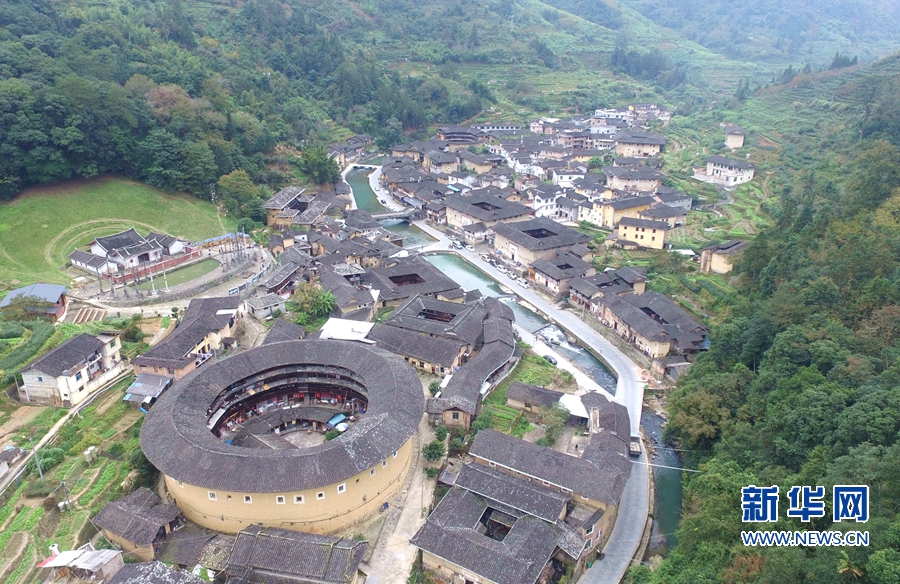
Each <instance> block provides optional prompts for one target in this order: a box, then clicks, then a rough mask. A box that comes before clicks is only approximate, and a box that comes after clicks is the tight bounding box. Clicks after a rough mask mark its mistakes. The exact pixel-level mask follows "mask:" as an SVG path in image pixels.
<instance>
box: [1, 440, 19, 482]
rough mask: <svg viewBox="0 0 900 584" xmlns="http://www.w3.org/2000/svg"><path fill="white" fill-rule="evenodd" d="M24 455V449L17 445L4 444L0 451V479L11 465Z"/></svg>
mask: <svg viewBox="0 0 900 584" xmlns="http://www.w3.org/2000/svg"><path fill="white" fill-rule="evenodd" d="M23 456H25V451H24V450H22V449H21V448H19V447H18V446H6V447H5V448H4V449H3V450H2V451H0V479H2V478H3V477H5V476H6V473H8V472H9V469H10V467H11V466H13V465H15V464H16V463H17V462H19V460H21V458H22V457H23Z"/></svg>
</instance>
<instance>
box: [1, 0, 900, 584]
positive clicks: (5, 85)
mask: <svg viewBox="0 0 900 584" xmlns="http://www.w3.org/2000/svg"><path fill="white" fill-rule="evenodd" d="M749 4H751V3H738V2H726V1H724V0H702V1H696V2H689V1H687V0H658V1H654V2H649V1H645V0H620V1H619V2H615V1H611V2H599V1H598V2H589V1H579V0H547V2H538V1H530V0H527V1H526V0H522V1H520V2H513V1H512V0H489V1H488V2H484V3H480V2H476V1H475V0H461V1H449V0H447V1H431V2H413V1H412V0H396V1H394V2H387V1H385V0H360V1H359V2H349V1H347V0H324V1H322V2H312V1H311V0H298V1H296V2H293V3H283V2H277V1H275V0H246V1H244V2H228V1H223V2H192V3H188V2H183V1H182V0H111V1H109V2H103V3H99V2H89V1H87V0H69V1H65V2H63V1H51V0H6V1H4V2H0V199H11V198H13V197H15V196H16V195H17V194H18V193H19V192H20V191H21V190H22V189H23V188H25V187H28V186H30V185H39V184H52V183H56V182H58V181H61V180H64V179H69V178H73V177H85V178H88V177H93V176H97V175H99V174H103V173H113V174H118V175H125V176H128V177H131V178H134V179H136V180H139V181H143V182H145V183H147V184H150V185H152V186H155V187H158V188H160V189H163V190H167V191H184V192H187V193H190V194H192V195H194V196H197V197H200V198H203V199H211V198H212V197H213V196H215V197H216V201H217V203H221V206H222V207H223V208H224V209H225V211H226V212H227V213H228V214H229V215H231V216H233V217H236V218H240V217H245V218H248V219H251V220H253V219H257V220H258V219H261V218H262V217H263V216H264V214H263V212H262V209H261V208H260V202H261V201H262V200H263V198H264V197H265V196H267V194H268V193H269V192H271V190H273V189H276V188H278V187H280V186H282V185H284V184H286V183H288V182H297V181H301V182H304V181H305V182H315V183H322V184H327V183H330V182H333V181H334V180H335V173H334V170H335V169H334V168H332V167H330V166H328V165H327V164H326V163H325V160H324V155H325V150H324V148H325V145H327V144H329V143H331V142H334V141H338V140H341V139H344V138H346V137H349V136H350V135H352V134H353V133H363V132H365V133H368V134H371V135H373V136H374V137H375V138H376V139H377V142H378V145H379V146H380V147H381V148H387V147H389V146H391V145H393V144H396V143H399V142H401V141H404V140H407V139H410V138H421V137H425V136H428V135H429V133H430V131H429V130H430V129H433V128H434V126H435V125H437V124H442V123H461V122H466V121H469V120H473V119H491V118H493V117H495V119H504V120H516V121H520V122H524V121H527V120H528V119H529V118H530V117H532V116H535V115H551V114H550V112H554V115H556V114H560V115H562V114H563V113H564V112H565V113H569V114H574V113H585V112H587V111H590V110H591V109H593V108H595V107H603V106H618V105H623V104H625V103H628V102H629V101H636V100H639V101H659V102H661V103H663V104H665V105H667V106H669V107H670V108H671V109H672V110H673V111H675V117H673V119H672V121H671V124H670V125H669V126H668V127H667V128H666V129H665V133H666V135H667V137H670V138H671V139H672V140H673V141H677V142H679V143H681V144H683V145H684V146H685V147H686V149H685V150H683V151H682V152H681V153H680V154H679V156H680V155H684V156H686V157H685V158H684V159H683V160H680V161H678V162H680V163H682V165H683V166H685V167H689V166H690V163H691V162H692V160H691V152H690V146H692V145H701V146H704V147H706V146H709V145H710V144H712V143H713V142H715V143H716V144H719V143H720V142H721V136H720V133H719V128H718V124H719V123H720V122H724V121H728V122H731V123H740V124H741V125H742V126H743V127H744V128H746V129H747V130H748V134H749V137H748V140H749V141H750V143H751V147H752V148H754V150H753V152H754V156H759V162H758V164H759V166H760V170H761V171H764V172H765V174H766V176H767V179H766V188H767V189H770V190H771V195H772V196H771V197H769V198H768V199H767V200H766V201H765V203H764V204H763V208H762V212H764V213H765V214H766V215H767V216H768V218H770V219H771V222H770V225H769V226H768V227H765V228H763V229H762V230H761V231H760V232H759V233H758V235H756V237H755V238H754V239H753V240H752V242H751V244H750V246H749V247H748V248H747V249H746V250H745V251H744V252H743V254H742V256H741V257H740V258H739V259H738V261H737V264H736V274H737V278H736V280H735V286H736V292H734V293H728V296H727V298H723V299H722V305H723V306H724V307H725V308H723V309H722V312H723V314H725V316H723V317H722V319H721V322H720V323H718V324H715V325H713V326H711V340H712V343H711V347H710V350H709V351H708V352H706V353H704V354H702V355H701V356H700V357H699V358H698V360H697V363H696V364H695V366H694V367H693V369H692V370H691V372H690V373H689V374H688V375H687V376H685V377H683V378H681V379H680V381H679V383H678V386H677V388H676V389H675V390H674V391H673V392H672V394H671V395H670V397H669V410H670V411H669V414H670V416H669V424H668V426H667V438H668V439H669V440H671V441H673V442H674V443H676V444H677V445H678V447H679V448H681V449H682V450H684V463H685V465H686V466H688V467H690V468H691V469H692V470H697V471H699V472H696V473H685V475H686V476H685V479H684V485H685V491H684V493H685V499H684V515H683V520H682V524H681V526H680V528H679V530H678V534H677V536H678V545H677V547H676V548H674V550H673V551H672V552H671V553H670V554H669V556H668V557H667V558H666V559H665V560H664V561H663V562H662V564H661V565H659V566H658V567H655V568H654V569H653V570H651V569H650V567H649V566H645V565H642V566H638V567H635V568H633V569H632V571H631V574H630V575H629V578H630V579H631V582H633V583H635V584H663V583H665V584H679V583H684V584H687V583H690V584H705V583H722V584H737V583H748V584H749V583H759V584H763V583H766V584H776V583H778V584H782V583H783V584H794V583H810V584H813V583H815V584H829V583H835V584H838V583H846V582H860V583H869V584H900V517H898V509H900V443H898V437H900V308H898V306H897V303H898V301H900V150H898V147H900V99H898V96H900V55H897V54H895V55H893V56H889V57H886V58H883V59H881V60H880V61H877V62H875V63H874V64H869V62H870V61H871V60H873V59H874V58H875V57H876V56H881V55H884V54H886V53H887V52H889V51H890V50H896V46H894V45H893V44H892V43H894V42H895V41H894V35H895V31H896V28H897V24H898V21H900V14H898V4H897V3H896V2H888V1H886V0H871V1H867V2H846V1H830V2H824V3H813V2H811V1H807V0H790V1H789V0H784V1H783V2H774V1H773V2H769V1H766V2H754V3H752V7H748V5H749ZM735 22H740V23H742V26H737V25H736V24H735ZM666 27H667V28H666ZM807 64H810V66H809V67H807V66H806V65H807ZM709 128H715V130H716V134H715V138H714V139H713V138H711V137H709V136H710V134H709V133H708V132H709ZM703 132H707V134H703ZM718 147H719V148H721V145H719V146H718ZM667 156H668V154H667ZM666 162H667V165H668V164H669V162H670V161H669V160H667V161H666ZM755 163H756V160H755ZM667 168H668V167H667ZM760 174H763V173H762V172H761V173H760ZM724 295H725V293H723V296H724ZM26 328H27V327H26ZM38 328H39V327H38ZM32 332H33V334H34V335H35V338H36V337H37V333H38V332H41V334H42V335H43V334H45V333H46V335H48V336H49V331H38V330H37V329H35V331H32ZM17 358H18V357H17ZM750 484H755V485H767V486H768V485H778V486H779V487H780V488H781V492H782V493H784V492H786V491H787V489H788V488H790V486H793V485H809V486H815V485H821V486H824V487H825V488H826V490H827V491H828V492H830V488H831V486H832V485H835V484H868V485H870V486H871V505H872V508H871V518H870V520H869V521H868V523H866V524H865V526H864V527H862V529H866V530H868V531H869V532H870V534H871V544H870V545H869V546H868V547H856V548H846V549H843V550H842V549H840V548H829V547H817V548H777V547H772V548H750V547H744V546H743V545H742V544H741V540H740V532H741V531H742V530H746V529H748V528H747V524H743V523H742V522H741V513H740V490H741V487H744V486H747V485H750ZM860 528H861V526H859V525H856V524H852V523H850V524H847V523H841V524H834V525H832V524H831V522H830V521H829V520H828V516H826V517H825V518H822V519H816V520H814V521H813V522H812V524H801V523H799V522H796V521H793V520H790V519H788V518H786V517H784V514H782V517H781V519H780V520H779V522H778V523H775V524H769V525H767V526H766V529H779V530H793V529H820V530H824V529H860ZM842 552H845V553H842Z"/></svg>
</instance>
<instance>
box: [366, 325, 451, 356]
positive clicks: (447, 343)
mask: <svg viewBox="0 0 900 584" xmlns="http://www.w3.org/2000/svg"><path fill="white" fill-rule="evenodd" d="M366 338H367V339H371V340H373V341H375V342H376V343H377V346H378V347H380V348H382V349H387V350H388V351H390V352H392V353H397V354H398V355H402V356H408V357H413V358H414V359H421V360H422V361H426V362H428V363H435V364H437V365H442V366H444V367H452V366H453V362H454V360H455V359H456V358H457V356H458V355H459V352H460V348H461V347H462V346H463V342H462V341H459V340H457V341H452V340H450V339H446V338H442V337H430V336H428V335H425V334H420V333H416V332H410V331H408V330H404V329H402V328H398V327H395V326H388V325H385V324H376V325H375V326H373V327H372V330H370V331H369V334H368V335H366Z"/></svg>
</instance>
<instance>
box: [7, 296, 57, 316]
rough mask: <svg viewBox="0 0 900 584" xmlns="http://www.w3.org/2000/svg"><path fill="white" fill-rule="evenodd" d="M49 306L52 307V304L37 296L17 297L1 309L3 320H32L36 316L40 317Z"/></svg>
mask: <svg viewBox="0 0 900 584" xmlns="http://www.w3.org/2000/svg"><path fill="white" fill-rule="evenodd" d="M51 306H53V303H52V302H47V301H46V300H44V299H43V298H39V297H38V296H32V295H28V296H24V295H19V296H16V297H15V298H13V299H12V300H10V301H9V304H7V305H6V306H4V307H3V320H6V321H15V320H23V321H24V320H34V319H35V317H36V316H41V317H42V316H43V315H44V314H45V313H46V311H47V309H48V308H50V307H51Z"/></svg>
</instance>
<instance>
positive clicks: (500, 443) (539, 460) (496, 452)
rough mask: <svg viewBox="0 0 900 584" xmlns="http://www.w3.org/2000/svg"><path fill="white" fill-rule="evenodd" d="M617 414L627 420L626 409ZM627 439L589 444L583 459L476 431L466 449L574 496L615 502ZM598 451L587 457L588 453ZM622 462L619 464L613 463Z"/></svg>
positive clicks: (627, 466)
mask: <svg viewBox="0 0 900 584" xmlns="http://www.w3.org/2000/svg"><path fill="white" fill-rule="evenodd" d="M622 410H624V411H622V412H618V411H617V412H616V415H621V416H624V417H625V419H626V420H627V418H628V411H627V410H626V409H625V408H624V407H622ZM628 438H629V435H628V434H626V435H625V436H624V438H623V439H621V440H619V441H618V442H616V443H609V442H608V441H607V443H605V444H602V445H601V444H600V443H599V442H601V441H599V440H598V441H597V443H595V440H594V438H593V437H592V438H591V443H590V444H589V445H588V446H587V447H585V448H584V453H583V455H582V458H576V457H574V456H569V455H568V454H563V453H561V452H556V451H555V450H553V449H551V448H545V447H543V446H538V445H537V444H532V443H530V442H526V441H524V440H519V439H518V438H513V437H512V436H507V435H506V434H501V433H500V432H497V431H496V430H490V429H488V430H482V431H480V432H478V435H477V436H476V437H475V441H474V442H472V446H471V447H470V448H469V454H471V455H472V456H474V457H476V458H480V459H484V460H488V461H491V462H494V463H496V464H497V465H498V466H503V467H506V468H509V469H513V470H515V471H517V472H520V473H523V474H525V475H528V476H531V477H535V478H537V479H540V480H542V481H546V482H548V483H550V484H551V485H555V486H556V487H557V488H566V489H569V490H570V491H572V493H574V494H575V495H582V496H585V497H587V498H589V499H593V500H595V501H602V502H604V503H608V504H612V505H618V503H619V498H620V497H621V496H622V491H623V489H624V488H625V482H626V481H627V480H628V475H629V474H630V472H631V463H630V461H629V459H628V454H627V452H628V444H627V442H628ZM592 450H595V451H597V452H596V454H595V455H591V456H589V454H588V453H589V452H590V451H592ZM619 461H621V464H618V465H617V464H614V463H616V462H619Z"/></svg>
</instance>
